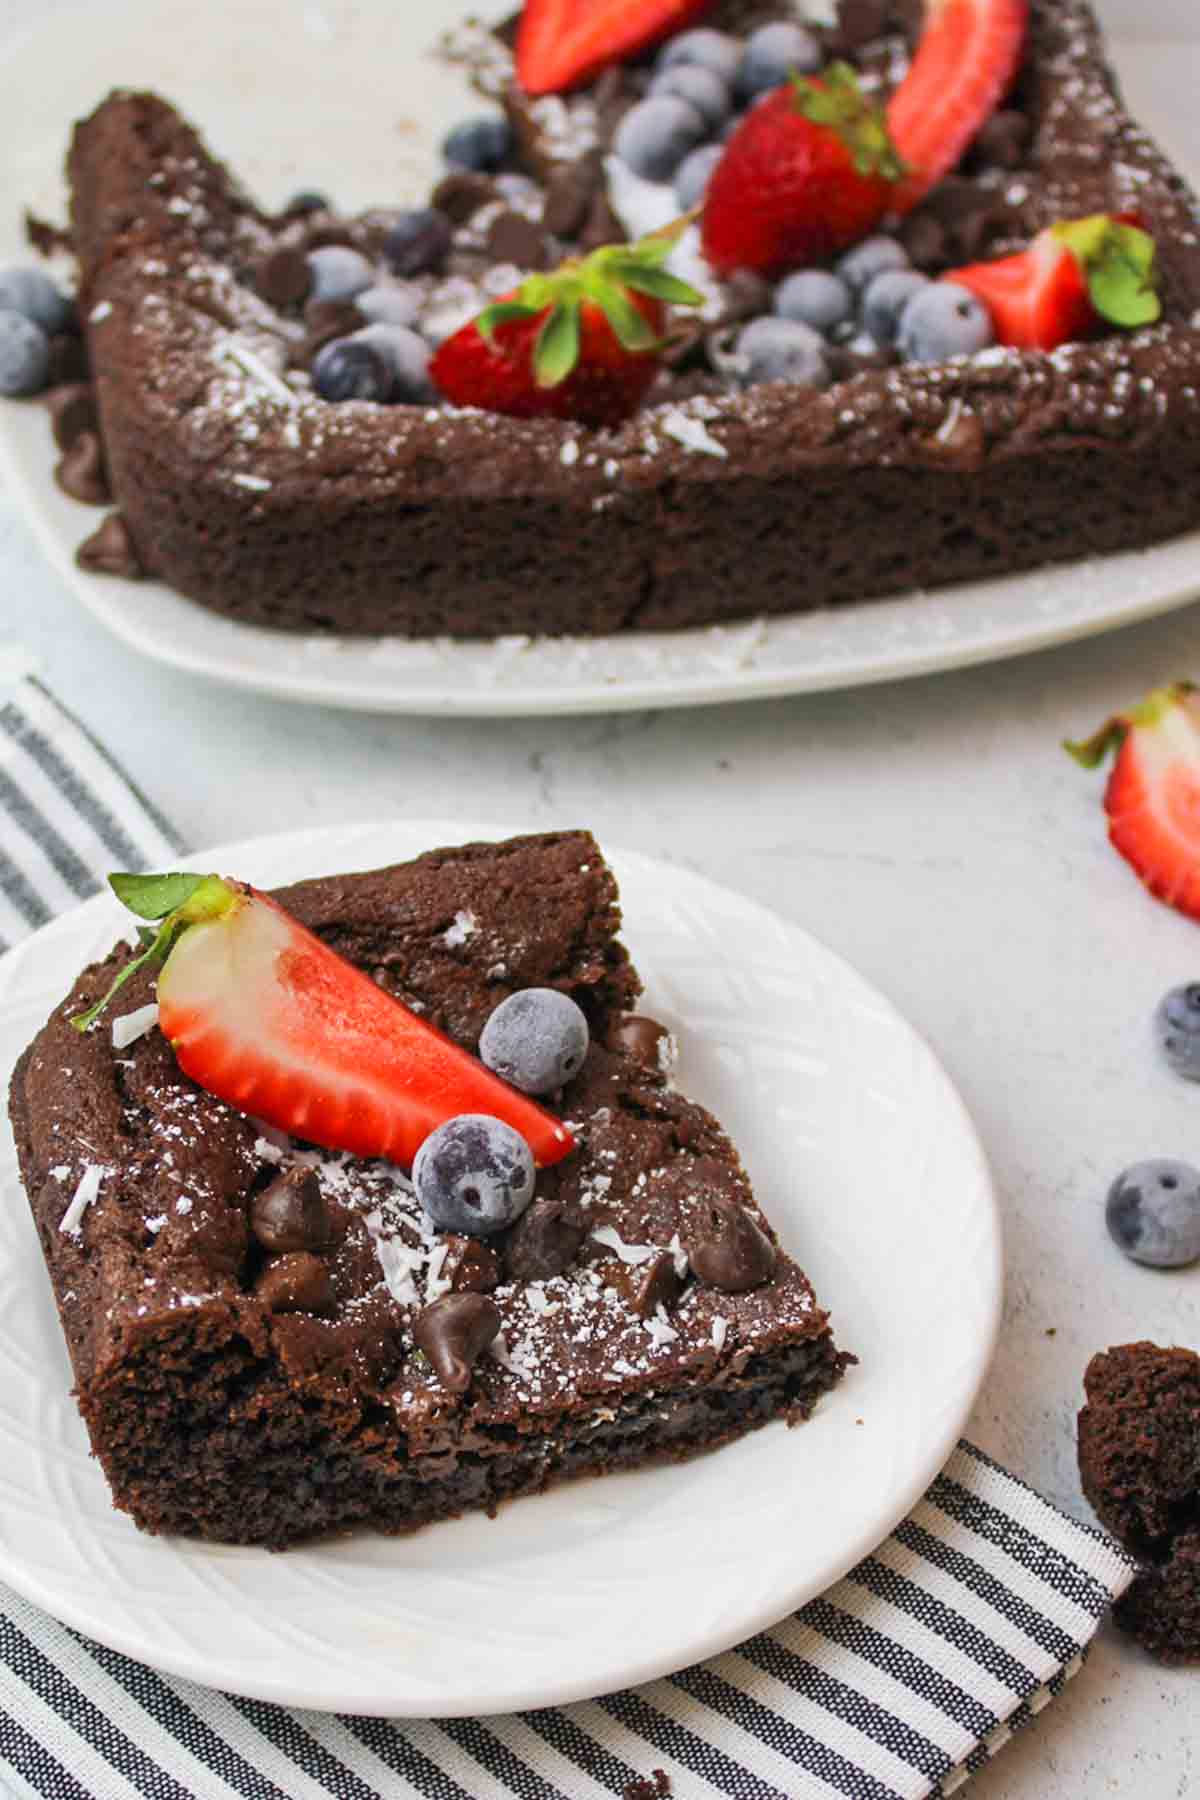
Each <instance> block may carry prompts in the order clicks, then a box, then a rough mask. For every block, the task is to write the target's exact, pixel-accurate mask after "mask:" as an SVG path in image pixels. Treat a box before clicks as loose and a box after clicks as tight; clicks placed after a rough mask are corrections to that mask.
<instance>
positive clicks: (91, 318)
mask: <svg viewBox="0 0 1200 1800" xmlns="http://www.w3.org/2000/svg"><path fill="white" fill-rule="evenodd" d="M111 316H112V301H111V300H101V302H100V304H99V306H93V308H92V310H91V312H90V313H89V314H88V323H89V324H90V325H100V324H102V323H103V321H104V320H105V319H107V318H110V317H111Z"/></svg>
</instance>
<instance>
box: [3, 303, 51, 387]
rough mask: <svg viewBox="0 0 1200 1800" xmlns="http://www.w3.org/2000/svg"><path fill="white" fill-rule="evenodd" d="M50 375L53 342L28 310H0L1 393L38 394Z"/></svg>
mask: <svg viewBox="0 0 1200 1800" xmlns="http://www.w3.org/2000/svg"><path fill="white" fill-rule="evenodd" d="M49 374H50V345H49V342H48V341H47V338H46V334H45V332H44V331H43V330H42V328H41V326H40V325H35V324H34V323H33V320H32V319H27V318H26V317H25V315H24V313H19V312H13V311H11V310H10V309H5V310H4V311H0V394H7V395H10V396H15V395H18V394H38V393H40V392H41V390H42V389H43V388H44V387H45V385H46V381H47V378H48V376H49Z"/></svg>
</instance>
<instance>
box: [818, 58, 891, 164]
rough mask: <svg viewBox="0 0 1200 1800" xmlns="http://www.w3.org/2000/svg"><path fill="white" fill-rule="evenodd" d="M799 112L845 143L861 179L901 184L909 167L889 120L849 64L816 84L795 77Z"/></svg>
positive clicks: (834, 69)
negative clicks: (871, 98)
mask: <svg viewBox="0 0 1200 1800" xmlns="http://www.w3.org/2000/svg"><path fill="white" fill-rule="evenodd" d="M791 81H792V88H793V91H794V93H795V100H796V110H797V112H799V113H802V114H803V115H804V117H805V118H806V119H808V120H810V121H811V123H812V124H814V125H824V126H826V127H827V128H828V129H829V130H830V131H832V132H833V133H834V134H835V135H836V136H837V137H838V138H840V139H841V141H842V143H843V144H844V145H845V147H846V149H847V150H848V151H849V152H850V154H851V156H852V157H853V159H854V167H855V168H856V169H857V171H858V173H859V174H860V175H866V176H870V175H878V176H881V177H882V178H883V180H884V181H901V180H902V179H903V178H904V176H905V175H907V174H908V172H909V170H908V164H907V163H906V162H905V160H904V158H903V157H902V156H901V154H900V152H899V151H898V150H897V148H896V146H895V144H894V143H893V142H892V138H891V133H890V132H889V130H888V123H887V118H886V116H885V114H884V113H883V111H882V110H881V108H879V107H878V106H872V104H871V102H870V101H869V100H868V99H866V98H865V96H864V94H863V91H862V89H861V88H860V87H859V85H858V76H857V75H856V73H855V71H854V70H853V69H852V68H851V66H850V64H849V63H846V62H832V63H830V65H829V67H828V68H827V69H826V70H825V71H824V73H823V74H822V75H821V76H820V77H819V79H818V80H816V81H809V80H808V79H807V78H806V77H804V76H802V75H793V76H792V78H791Z"/></svg>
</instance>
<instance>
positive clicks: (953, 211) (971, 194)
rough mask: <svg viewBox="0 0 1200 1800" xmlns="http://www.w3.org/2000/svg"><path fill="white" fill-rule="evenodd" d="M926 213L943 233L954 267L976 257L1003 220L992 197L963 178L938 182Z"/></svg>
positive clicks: (928, 201)
mask: <svg viewBox="0 0 1200 1800" xmlns="http://www.w3.org/2000/svg"><path fill="white" fill-rule="evenodd" d="M925 211H926V212H927V213H929V214H930V216H931V217H933V218H935V219H936V220H937V221H938V223H939V224H940V225H941V226H942V228H943V230H944V231H945V233H946V237H947V240H948V243H949V250H950V255H951V257H952V258H953V259H954V260H955V262H956V263H957V262H959V261H960V260H961V261H971V260H973V259H974V258H975V257H977V256H978V255H979V253H980V251H981V250H982V249H983V247H984V245H985V244H986V242H987V240H988V238H989V236H990V235H991V233H992V231H993V230H994V229H995V227H996V225H997V223H998V221H1000V220H1001V219H1003V217H1004V216H1005V215H1004V208H1003V205H1002V203H1001V202H1000V201H999V200H998V199H997V196H996V195H995V194H994V193H992V192H991V191H990V190H988V189H986V188H981V187H980V186H979V185H978V183H977V182H974V181H969V180H968V179H967V178H966V176H963V175H948V176H947V177H946V179H945V181H941V182H939V183H938V185H937V187H935V188H934V190H933V192H932V193H931V194H930V195H929V198H928V199H927V200H926V202H925Z"/></svg>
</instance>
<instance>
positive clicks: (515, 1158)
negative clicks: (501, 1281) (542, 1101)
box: [412, 1113, 534, 1237]
mask: <svg viewBox="0 0 1200 1800" xmlns="http://www.w3.org/2000/svg"><path fill="white" fill-rule="evenodd" d="M412 1178H413V1186H414V1187H415V1189H416V1193H417V1199H418V1200H419V1201H420V1202H421V1205H422V1206H423V1207H424V1208H425V1211H426V1212H427V1213H428V1214H429V1217H430V1218H431V1219H432V1220H433V1223H434V1224H435V1225H438V1226H440V1227H441V1229H442V1230H443V1231H460V1232H463V1233H465V1234H466V1235H467V1236H468V1237H488V1236H490V1235H491V1233H492V1232H494V1231H503V1230H504V1228H505V1227H506V1226H507V1225H511V1224H513V1222H514V1221H515V1220H517V1219H519V1218H520V1216H521V1214H522V1213H523V1212H524V1211H525V1208H526V1207H527V1206H528V1205H529V1203H530V1201H531V1200H532V1199H533V1187H534V1167H533V1152H532V1151H531V1150H530V1148H529V1145H528V1144H527V1143H526V1142H525V1139H524V1138H523V1137H522V1136H521V1135H520V1133H519V1132H516V1131H514V1130H513V1128H512V1126H511V1125H505V1124H503V1123H502V1121H501V1120H499V1119H493V1118H491V1117H490V1116H489V1115H488V1114H485V1113H463V1114H462V1115H461V1116H460V1117H459V1118H457V1119H447V1121H446V1123H445V1124H444V1125H439V1126H438V1128H437V1130H436V1131H435V1132H432V1133H431V1134H430V1136H429V1137H427V1138H426V1139H425V1142H424V1143H423V1144H422V1145H421V1148H420V1149H419V1150H418V1151H417V1155H416V1160H415V1161H414V1163H413V1172H412Z"/></svg>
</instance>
